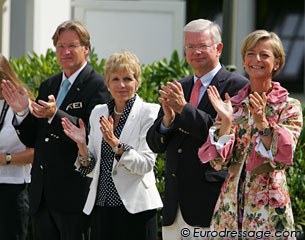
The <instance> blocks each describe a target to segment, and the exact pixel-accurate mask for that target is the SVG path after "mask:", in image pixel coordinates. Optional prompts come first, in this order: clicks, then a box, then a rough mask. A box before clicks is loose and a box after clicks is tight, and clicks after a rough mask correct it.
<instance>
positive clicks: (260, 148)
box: [255, 136, 274, 161]
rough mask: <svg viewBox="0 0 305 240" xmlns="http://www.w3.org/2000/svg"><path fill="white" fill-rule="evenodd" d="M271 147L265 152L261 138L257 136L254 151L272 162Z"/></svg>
mask: <svg viewBox="0 0 305 240" xmlns="http://www.w3.org/2000/svg"><path fill="white" fill-rule="evenodd" d="M271 149H272V146H270V149H269V150H267V149H266V148H265V146H264V144H263V142H262V140H261V138H260V137H259V136H258V137H257V138H256V146H255V151H256V152H258V153H260V154H261V155H262V157H265V158H269V159H270V160H272V161H273V160H274V156H273V154H272V152H271Z"/></svg>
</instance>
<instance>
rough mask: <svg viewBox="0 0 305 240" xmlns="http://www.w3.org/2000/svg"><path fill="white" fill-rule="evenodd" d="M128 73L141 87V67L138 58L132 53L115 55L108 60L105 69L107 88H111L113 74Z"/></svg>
mask: <svg viewBox="0 0 305 240" xmlns="http://www.w3.org/2000/svg"><path fill="white" fill-rule="evenodd" d="M118 72H128V73H130V74H132V75H133V76H134V78H135V79H136V80H137V82H138V87H140V85H141V65H140V61H139V59H138V57H137V56H136V55H135V54H133V53H131V52H117V53H113V54H112V55H111V56H110V57H109V58H108V60H107V62H106V65H105V67H104V74H105V80H106V86H107V87H108V86H109V81H110V75H111V74H112V73H118Z"/></svg>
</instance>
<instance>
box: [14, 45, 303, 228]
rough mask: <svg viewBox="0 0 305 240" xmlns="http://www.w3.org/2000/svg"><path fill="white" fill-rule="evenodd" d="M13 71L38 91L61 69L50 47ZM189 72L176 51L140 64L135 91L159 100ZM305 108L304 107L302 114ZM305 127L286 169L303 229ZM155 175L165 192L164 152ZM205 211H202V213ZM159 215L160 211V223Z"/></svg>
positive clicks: (98, 64)
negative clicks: (164, 89) (139, 81)
mask: <svg viewBox="0 0 305 240" xmlns="http://www.w3.org/2000/svg"><path fill="white" fill-rule="evenodd" d="M89 59H90V64H91V65H92V66H93V68H94V69H96V70H97V71H98V72H100V73H102V74H103V72H104V69H103V67H104V65H105V62H106V59H101V60H99V58H98V56H97V55H96V54H95V53H94V51H92V52H91V54H90V56H89ZM10 63H11V64H12V66H13V68H14V70H15V71H16V73H17V74H18V76H19V78H20V79H21V80H22V81H23V82H24V83H25V84H26V85H27V86H28V87H29V88H30V89H31V90H32V91H33V93H34V95H36V94H37V91H38V88H39V85H40V83H41V82H42V81H44V80H45V79H46V78H48V77H50V76H52V75H53V74H55V73H57V72H60V71H61V68H60V66H59V64H58V61H57V58H56V54H55V52H53V51H52V50H51V49H49V50H47V52H46V54H45V55H37V54H36V53H34V52H33V53H31V54H28V55H27V56H23V57H21V58H16V59H10ZM190 74H192V70H191V68H190V67H189V66H188V64H187V63H186V61H185V59H184V58H180V57H179V55H178V53H177V52H176V51H174V52H173V54H172V56H171V58H170V59H165V58H164V59H162V60H159V61H155V62H153V63H152V64H143V65H142V86H141V88H140V89H139V90H138V94H139V95H140V96H141V97H142V98H143V99H144V100H146V101H147V102H155V103H158V97H159V93H158V90H159V89H160V86H161V85H162V84H165V83H166V82H168V81H173V80H174V79H180V78H182V77H185V76H188V75H190ZM304 114H305V108H303V116H304ZM304 128H305V127H303V131H302V133H301V136H300V139H299V143H298V145H297V149H296V152H295V155H294V165H293V166H292V167H290V168H289V169H288V170H287V179H288V185H289V189H290V196H291V202H292V208H293V213H294V219H295V224H296V228H297V229H298V230H301V231H302V232H303V233H304V232H305V161H304V159H305V130H304ZM155 174H156V178H157V187H158V189H159V191H160V194H161V196H163V194H164V155H159V156H158V158H157V162H156V166H155ZM203 214H204V213H203ZM160 219H161V214H160V212H159V224H160Z"/></svg>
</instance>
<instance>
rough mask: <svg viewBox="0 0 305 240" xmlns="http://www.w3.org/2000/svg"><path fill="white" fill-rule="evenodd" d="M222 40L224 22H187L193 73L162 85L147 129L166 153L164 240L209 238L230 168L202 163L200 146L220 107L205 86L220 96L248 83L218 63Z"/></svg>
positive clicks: (156, 149)
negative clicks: (153, 118) (158, 104)
mask: <svg viewBox="0 0 305 240" xmlns="http://www.w3.org/2000/svg"><path fill="white" fill-rule="evenodd" d="M222 48H223V44H222V40H221V31H220V27H219V26H218V25H217V24H216V23H214V22H211V21H208V20H204V19H198V20H194V21H191V22H190V23H188V24H187V25H186V26H185V27H184V49H185V56H186V60H187V62H188V64H189V65H190V66H191V67H192V69H193V71H194V75H193V76H188V77H185V78H183V79H181V80H179V81H173V82H168V83H167V84H166V85H165V86H163V87H162V88H161V90H160V94H161V98H160V102H161V104H162V109H161V110H160V112H159V115H158V118H157V119H156V121H155V122H154V124H153V126H152V127H151V128H150V130H149V131H148V134H147V142H148V145H149V146H150V148H151V149H152V150H153V151H154V152H156V153H163V152H166V169H165V197H164V207H163V215H162V221H163V229H162V234H163V240H172V239H200V240H202V239H206V237H207V235H204V234H207V233H208V232H205V231H206V230H208V229H209V226H210V220H211V217H212V214H213V210H214V206H215V203H216V200H217V198H218V195H219V192H220V187H221V186H222V183H223V181H224V179H225V178H226V176H227V173H226V172H224V171H219V172H216V171H215V170H214V169H213V168H212V167H211V166H210V165H209V164H202V163H201V162H200V160H199V158H198V148H199V147H200V146H201V145H202V144H203V143H204V142H205V141H206V139H207V136H208V131H209V127H210V126H211V125H212V123H213V120H214V118H215V117H216V112H215V110H214V108H213V106H212V105H211V103H210V101H209V99H208V95H207V94H206V89H207V88H208V86H209V85H214V86H216V87H217V89H218V91H219V93H220V95H221V97H222V98H223V99H224V96H225V93H226V92H227V93H229V95H230V96H234V95H236V94H237V92H238V90H239V89H241V88H242V87H243V86H244V85H245V84H247V82H248V81H247V79H246V78H245V77H243V76H241V75H238V74H235V73H231V72H229V71H227V70H226V69H225V67H224V66H222V65H221V64H220V62H219V58H220V55H221V52H222Z"/></svg>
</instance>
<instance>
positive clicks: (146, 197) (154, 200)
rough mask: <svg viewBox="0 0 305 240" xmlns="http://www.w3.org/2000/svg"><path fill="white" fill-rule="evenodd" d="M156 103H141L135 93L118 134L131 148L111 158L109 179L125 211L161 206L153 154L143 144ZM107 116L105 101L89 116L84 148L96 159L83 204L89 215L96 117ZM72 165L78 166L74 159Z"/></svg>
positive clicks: (97, 141) (98, 136)
mask: <svg viewBox="0 0 305 240" xmlns="http://www.w3.org/2000/svg"><path fill="white" fill-rule="evenodd" d="M159 108H160V106H159V105H157V104H153V103H145V102H143V101H142V99H141V98H140V97H139V96H137V97H136V100H135V102H134V104H133V106H132V109H131V111H130V114H129V116H128V118H127V121H126V123H125V126H124V128H123V130H122V133H121V136H120V139H119V140H120V142H122V143H126V144H128V145H130V146H132V147H133V149H131V150H129V151H127V152H124V153H123V155H122V156H121V159H120V160H119V161H117V160H116V159H115V158H114V161H113V167H112V178H113V182H114V184H115V187H116V189H117V191H118V193H119V195H120V197H121V199H122V201H123V204H124V206H125V208H126V209H127V211H128V212H130V213H138V212H142V211H145V210H149V209H156V208H160V207H162V206H163V205H162V201H161V198H160V195H159V192H158V190H157V187H156V179H155V175H154V172H153V170H154V165H155V161H156V154H154V153H153V152H152V151H151V150H150V148H149V147H148V145H147V142H146V133H147V131H148V129H149V128H150V126H151V125H152V124H153V122H154V120H155V119H156V117H157V114H158V111H159ZM102 115H103V116H104V117H106V118H108V117H109V111H108V107H107V104H100V105H97V106H95V108H94V109H93V110H92V112H91V115H90V127H91V129H90V133H89V142H88V148H89V151H90V152H91V154H92V155H93V156H94V157H95V159H96V165H95V167H94V169H93V171H92V172H91V173H90V174H88V176H89V177H92V178H93V179H92V182H91V185H90V191H89V194H88V197H87V201H86V204H85V206H84V209H83V211H84V213H86V214H88V215H89V214H90V213H91V211H92V209H93V207H94V204H95V199H96V192H97V188H98V181H99V173H100V156H101V144H102V137H103V135H102V132H101V131H100V123H99V121H100V117H101V116H102ZM75 165H76V166H77V167H79V166H80V164H79V162H78V161H76V163H75Z"/></svg>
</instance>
